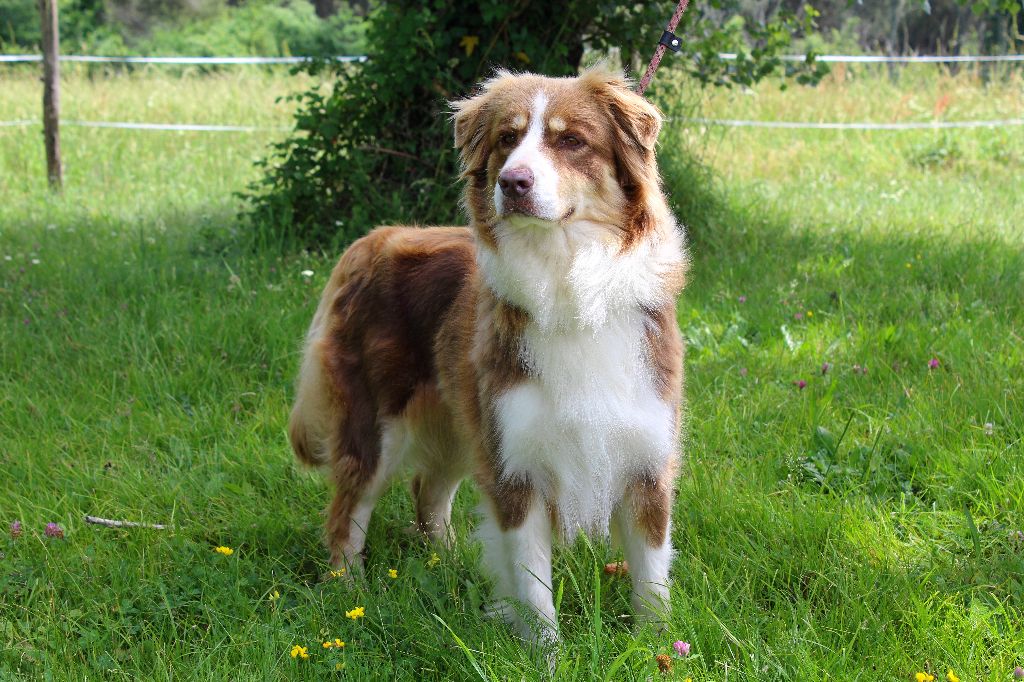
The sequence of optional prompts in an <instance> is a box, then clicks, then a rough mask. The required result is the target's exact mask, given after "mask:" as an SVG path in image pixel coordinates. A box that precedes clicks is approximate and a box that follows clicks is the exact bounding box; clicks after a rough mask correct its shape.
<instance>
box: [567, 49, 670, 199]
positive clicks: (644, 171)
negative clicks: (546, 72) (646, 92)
mask: <svg viewBox="0 0 1024 682" xmlns="http://www.w3.org/2000/svg"><path fill="white" fill-rule="evenodd" d="M581 79H582V80H583V81H584V82H586V83H588V84H589V85H590V86H591V87H592V88H593V91H594V94H595V97H596V98H597V99H598V100H599V101H601V102H602V103H603V104H604V105H605V107H606V108H607V110H608V113H609V115H610V116H611V118H612V122H613V123H614V126H613V128H614V130H615V146H616V150H615V152H616V153H615V156H616V164H617V166H618V174H619V182H620V183H621V184H622V186H623V188H624V189H627V191H628V190H629V189H630V188H633V187H635V186H636V185H638V184H641V183H642V182H643V181H644V180H645V179H649V178H652V177H654V178H656V177H657V166H656V165H655V162H654V145H655V143H656V142H657V141H658V132H659V131H660V130H661V112H659V111H658V110H657V109H656V108H655V107H654V105H653V104H651V103H650V102H648V101H647V100H646V99H644V98H643V97H641V96H640V95H638V94H636V93H635V92H633V91H632V90H631V89H630V87H629V82H628V81H627V80H626V79H625V78H623V77H622V76H621V75H620V74H618V73H612V72H610V71H605V70H603V69H602V68H600V67H598V68H595V69H591V70H589V71H586V72H584V73H583V75H582V76H581Z"/></svg>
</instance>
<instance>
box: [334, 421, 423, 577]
mask: <svg viewBox="0 0 1024 682" xmlns="http://www.w3.org/2000/svg"><path fill="white" fill-rule="evenodd" d="M382 431H383V433H382V436H381V438H380V446H379V448H380V450H379V454H378V456H377V457H375V458H374V462H375V465H376V466H375V467H373V469H372V470H368V467H365V466H364V465H362V462H361V460H359V459H357V458H355V457H352V456H350V455H347V454H341V455H339V456H338V457H337V458H336V459H335V461H334V466H333V470H332V472H331V473H332V478H333V480H334V487H335V489H334V499H333V500H332V501H331V504H330V506H328V508H327V524H326V529H327V546H328V548H329V549H330V550H331V565H332V566H334V567H335V568H336V569H346V570H360V569H361V568H362V565H363V557H362V552H363V548H364V547H365V546H366V532H367V530H368V529H369V526H370V517H371V516H372V515H373V509H374V507H375V506H376V505H377V500H379V499H380V496H381V495H382V494H383V493H384V491H385V490H386V489H387V486H388V483H390V482H391V479H392V478H393V477H394V475H395V472H396V471H397V469H398V467H399V466H400V465H401V461H402V455H403V452H404V449H405V442H404V441H405V431H404V428H403V427H402V425H401V423H400V422H399V421H398V420H394V421H390V420H389V421H387V422H386V423H385V425H384V428H383V429H382Z"/></svg>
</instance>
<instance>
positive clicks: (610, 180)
mask: <svg viewBox="0 0 1024 682" xmlns="http://www.w3.org/2000/svg"><path fill="white" fill-rule="evenodd" d="M453 106H454V110H455V116H454V122H455V145H456V147H458V150H459V152H460V154H461V159H462V166H463V174H462V176H463V178H464V180H465V182H466V187H465V206H466V209H467V211H468V213H469V215H470V216H471V218H472V225H471V227H469V228H458V227H434V228H415V227H382V228H378V229H377V230H374V231H373V232H372V233H370V234H369V235H367V236H366V237H363V238H362V239H360V240H359V241H357V242H356V243H355V244H353V245H352V246H351V247H350V248H349V249H348V250H347V251H346V252H345V254H344V255H343V256H342V257H341V260H340V261H339V262H338V265H337V266H336V267H335V269H334V272H333V273H332V275H331V278H330V281H329V282H328V284H327V287H326V289H325V290H324V293H323V297H322V298H321V300H320V305H319V307H318V309H317V311H316V315H315V316H314V318H313V323H312V326H311V327H310V329H309V333H308V335H307V338H306V348H305V358H304V360H303V364H302V370H301V375H300V377H299V380H298V387H297V397H296V401H295V406H294V410H293V412H292V416H291V425H290V435H291V442H292V446H293V448H294V450H295V453H296V455H297V457H298V459H299V460H301V461H302V462H304V463H307V464H310V465H316V466H322V467H324V468H325V470H326V471H327V472H328V473H329V475H330V477H331V478H332V479H333V481H334V485H335V488H336V492H335V496H334V500H333V501H332V502H331V504H330V507H329V508H328V512H327V542H328V545H329V547H330V549H331V562H332V563H333V564H334V565H335V566H339V567H341V566H349V567H352V566H356V565H359V564H360V563H361V561H362V560H361V552H362V551H363V545H364V542H365V539H366V528H367V526H368V525H369V522H370V515H371V513H372V511H373V507H374V504H375V503H376V501H377V500H378V498H379V497H380V495H381V493H382V492H383V491H384V490H385V487H386V486H387V485H388V483H389V482H390V481H391V480H392V479H393V478H394V477H395V475H396V474H397V473H398V472H399V471H400V470H402V469H408V470H411V472H412V475H413V478H412V492H413V495H414V497H415V504H416V514H417V522H418V524H419V526H420V528H421V529H422V530H423V531H424V532H426V533H427V534H428V535H430V536H433V537H434V538H436V539H438V540H440V541H442V542H447V541H448V540H449V539H450V528H449V523H450V519H451V505H452V499H453V498H454V496H455V491H456V489H457V488H458V486H459V483H460V481H462V479H464V478H466V477H468V476H472V477H474V479H475V480H476V482H477V485H478V486H479V487H480V490H481V492H482V496H483V498H484V504H483V517H484V518H483V522H482V527H481V533H480V535H481V537H482V540H483V543H484V562H485V568H486V570H487V571H488V573H489V574H490V577H491V578H492V579H493V581H494V585H495V597H496V599H497V604H498V606H499V613H501V614H502V615H504V616H505V617H507V618H508V619H509V620H510V621H512V622H514V623H515V624H517V625H518V626H519V627H520V629H521V630H522V631H523V632H524V634H526V635H527V636H530V635H539V636H540V637H541V638H544V639H547V638H552V637H554V636H555V634H556V624H555V610H554V605H553V603H552V593H551V545H552V538H553V536H556V535H558V536H561V537H563V538H567V539H572V538H573V537H575V535H576V534H577V533H578V532H581V531H583V532H586V533H590V534H595V535H598V536H606V535H608V534H609V533H610V534H611V536H612V540H613V541H615V542H617V543H618V545H619V546H620V547H621V548H622V550H623V553H624V555H625V558H626V560H627V562H628V565H629V570H630V575H631V578H632V581H633V602H634V607H635V608H636V609H637V610H638V611H639V613H640V614H641V615H642V616H645V617H649V618H651V617H656V616H657V615H658V614H660V613H663V612H664V609H665V608H666V606H667V600H668V595H669V587H668V579H669V575H668V574H669V564H670V561H671V558H672V547H671V544H670V539H669V536H670V532H669V531H670V521H671V510H672V502H673V482H674V478H675V474H676V470H677V462H678V453H679V444H678V439H679V430H680V419H681V391H682V381H683V367H682V361H683V343H682V339H681V336H680V333H679V329H678V327H677V324H676V297H677V296H678V294H679V292H680V291H681V289H682V287H683V284H684V280H685V273H686V265H687V259H686V254H685V246H684V238H683V234H682V231H681V229H680V227H679V226H678V225H677V224H676V221H675V219H674V218H673V216H672V215H671V213H670V212H669V209H668V206H667V204H666V201H665V197H664V195H663V194H662V191H661V187H660V183H659V177H658V171H657V166H656V163H655V158H654V145H655V140H656V139H657V136H658V130H659V128H660V124H661V118H660V115H659V113H658V111H657V110H656V109H655V108H654V107H652V106H651V105H650V104H649V103H648V102H647V101H646V100H645V99H643V98H642V97H641V96H639V95H636V94H634V93H633V92H632V91H631V90H630V89H629V87H628V83H627V82H626V81H625V80H624V79H623V78H622V77H621V76H619V75H615V74H611V73H608V72H606V71H604V70H601V69H594V70H589V71H587V72H585V73H584V74H583V75H581V76H579V77H578V78H545V77H540V76H534V75H512V74H508V73H500V74H499V75H497V76H496V77H495V78H492V79H491V80H489V81H487V82H486V83H484V84H483V86H482V87H481V88H480V90H479V92H478V94H477V95H476V96H474V97H472V98H470V99H466V100H463V101H460V102H456V103H454V105H453ZM510 601H518V602H521V603H523V604H525V605H526V606H528V607H530V609H532V611H533V612H534V615H535V616H536V617H537V618H536V620H537V623H536V624H533V625H534V626H538V625H539V628H540V629H539V631H537V630H534V629H533V626H531V624H530V623H529V622H527V621H528V620H532V619H525V620H524V619H523V618H522V617H521V616H520V615H519V614H518V612H517V611H516V610H515V609H512V608H509V602H510Z"/></svg>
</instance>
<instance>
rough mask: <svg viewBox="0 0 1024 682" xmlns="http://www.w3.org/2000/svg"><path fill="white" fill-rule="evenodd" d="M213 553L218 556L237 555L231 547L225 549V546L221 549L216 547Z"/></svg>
mask: <svg viewBox="0 0 1024 682" xmlns="http://www.w3.org/2000/svg"><path fill="white" fill-rule="evenodd" d="M213 551H214V552H216V553H217V554H223V555H224V556H231V555H232V554H234V553H235V550H233V549H231V548H230V547H225V546H223V545H221V546H220V547H214V548H213Z"/></svg>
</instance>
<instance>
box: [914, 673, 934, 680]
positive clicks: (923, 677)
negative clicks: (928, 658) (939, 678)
mask: <svg viewBox="0 0 1024 682" xmlns="http://www.w3.org/2000/svg"><path fill="white" fill-rule="evenodd" d="M914 679H915V680H917V682H935V675H932V674H930V673H917V674H916V675H914Z"/></svg>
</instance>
